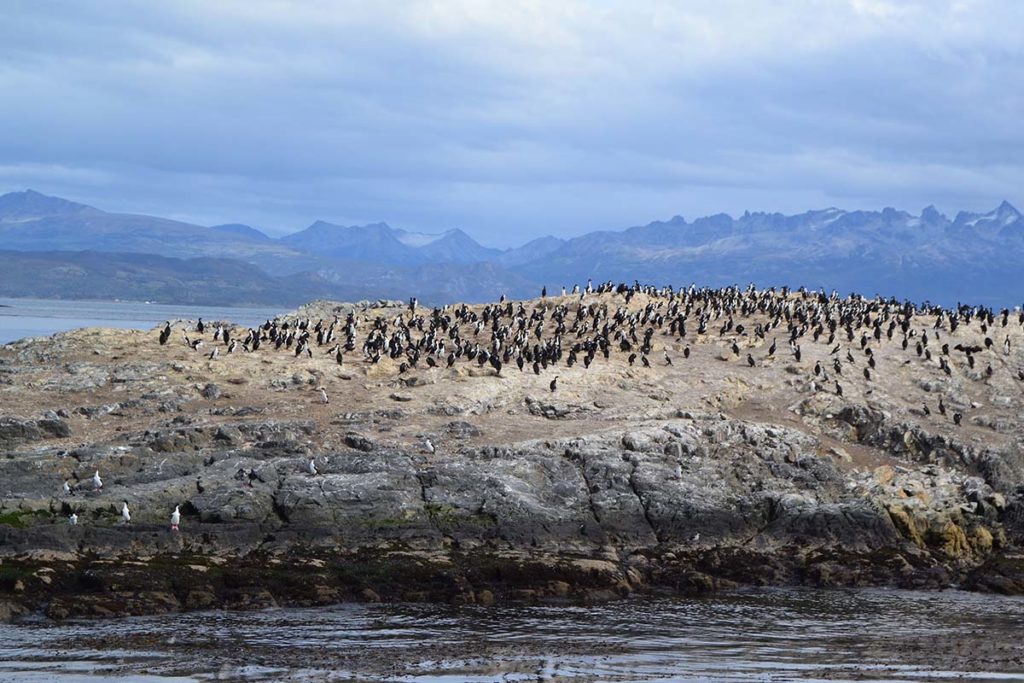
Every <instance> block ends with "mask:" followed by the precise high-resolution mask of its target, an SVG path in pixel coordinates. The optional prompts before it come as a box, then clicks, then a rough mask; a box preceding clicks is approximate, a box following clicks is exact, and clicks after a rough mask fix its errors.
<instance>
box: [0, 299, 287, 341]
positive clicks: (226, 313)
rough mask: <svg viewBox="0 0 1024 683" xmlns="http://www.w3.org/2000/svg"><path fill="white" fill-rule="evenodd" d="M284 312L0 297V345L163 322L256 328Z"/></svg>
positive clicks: (148, 325) (139, 327)
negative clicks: (81, 329) (85, 330)
mask: <svg viewBox="0 0 1024 683" xmlns="http://www.w3.org/2000/svg"><path fill="white" fill-rule="evenodd" d="M282 312H283V311H282V310H280V309H277V308H265V307H264V308H240V307H223V306H219V307H218V306H188V305H169V304H145V303H137V302H127V301H56V300H47V299H5V298H3V297H0V344H6V343H7V342H10V341H14V340H16V339H24V338H25V337H39V336H48V335H51V334H54V333H56V332H64V331H66V330H73V329H75V328H79V327H122V328H129V329H142V330H148V329H150V328H152V327H154V326H155V325H158V324H160V323H162V322H164V321H165V320H178V319H185V320H196V319H198V318H203V319H204V320H230V321H232V322H235V323H238V324H239V325H250V326H251V325H256V324H258V323H261V322H263V321H264V320H266V319H267V318H273V317H274V316H276V315H279V314H280V313H282Z"/></svg>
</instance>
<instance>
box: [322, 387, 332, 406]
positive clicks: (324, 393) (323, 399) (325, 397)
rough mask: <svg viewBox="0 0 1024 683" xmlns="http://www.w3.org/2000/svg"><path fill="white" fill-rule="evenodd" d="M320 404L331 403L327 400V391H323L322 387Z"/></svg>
mask: <svg viewBox="0 0 1024 683" xmlns="http://www.w3.org/2000/svg"><path fill="white" fill-rule="evenodd" d="M320 402H321V403H323V404H324V405H327V404H328V403H330V402H331V401H330V399H328V398H327V390H326V389H324V388H323V387H320Z"/></svg>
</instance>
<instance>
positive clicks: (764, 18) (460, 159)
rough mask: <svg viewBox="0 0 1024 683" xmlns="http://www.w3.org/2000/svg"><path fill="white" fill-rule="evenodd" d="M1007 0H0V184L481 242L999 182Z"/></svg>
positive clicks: (977, 197)
mask: <svg viewBox="0 0 1024 683" xmlns="http://www.w3.org/2000/svg"><path fill="white" fill-rule="evenodd" d="M1022 27H1024V2H1020V1H1019V0H957V1H949V2H943V1H939V0H935V1H929V2H925V1H920V2H909V1H908V2H898V1H896V0H891V1H886V0H774V1H773V2H750V1H746V0H709V1H706V2H705V1H703V0H692V1H684V0H677V1H674V2H661V1H657V0H651V1H645V0H625V1H623V2H617V1H615V0H607V1H602V2H597V1H594V2H579V1H577V0H559V1H558V2H550V0H538V1H536V2H534V1H524V2H511V1H510V0H503V1H502V0H498V1H495V2H485V1H480V2H477V1H470V0H423V1H418V0H409V1H407V2H398V1H395V2H380V3H366V2H326V1H318V0H304V1H303V2H283V1H269V0H218V1H217V2H209V1H208V0H176V1H175V2H162V3H156V2H149V1H140V2H123V1H121V0H103V1H88V0H69V1H67V2H57V1H47V0H27V1H22V0H6V1H5V2H3V3H0V131H2V133H0V192H7V191H15V190H22V189H26V188H32V189H35V190H38V191H40V192H44V193H46V194H55V195H59V196H63V197H66V198H69V199H73V200H76V201H81V202H84V203H87V204H92V205H94V206H97V207H99V208H103V209H106V210H108V211H122V212H135V213H147V214H154V215H161V216H168V217H172V218H178V219H182V220H188V221H193V222H197V223H201V224H206V225H211V224H217V223H227V222H240V223H247V224H250V225H255V226H257V227H260V228H261V229H264V230H266V231H267V232H268V233H270V234H285V233H288V232H293V231H295V230H299V229H302V228H304V227H306V226H307V225H309V224H310V223H312V222H313V221H315V220H318V219H323V220H328V221H331V222H335V223H341V224H345V225H348V224H362V223H368V222H376V221H387V222H388V223H390V224H391V225H394V226H396V227H402V228H406V229H409V230H421V231H424V232H437V231H441V230H446V229H449V228H462V229H463V230H465V231H466V232H468V233H470V234H471V235H473V236H474V237H476V238H477V239H478V240H479V241H481V242H482V243H484V244H487V245H492V246H498V247H506V246H513V245H517V244H521V243H523V242H525V241H527V240H529V239H532V238H534V237H538V236H541V235H546V234H555V235H560V236H572V235H578V234H582V233H584V232H588V231H591V230H597V229H620V228H624V227H628V226H631V225H638V224H645V223H647V222H649V221H652V220H658V219H666V218H669V217H671V216H674V215H682V216H684V217H686V218H689V219H692V218H696V217H699V216H702V215H708V214H713V213H719V212H726V213H730V214H733V215H737V214H741V213H742V212H743V211H745V210H751V211H757V210H763V211H782V212H786V213H799V212H802V211H805V210H807V209H811V208H824V207H828V206H838V207H841V208H847V209H880V208H882V207H885V206H894V207H896V208H900V209H906V210H910V211H915V212H916V211H918V210H920V208H922V207H924V206H926V205H928V204H935V205H936V206H937V207H938V208H939V209H940V210H943V211H945V212H947V213H951V214H952V213H955V212H956V211H958V210H960V209H965V210H971V211H984V210H989V209H991V208H992V207H994V206H995V205H996V204H998V203H999V202H1000V201H1001V200H1003V199H1008V200H1009V201H1010V202H1011V203H1014V204H1016V205H1018V206H1019V205H1021V204H1024V196H1022V191H1024V190H1022V188H1024V124H1022V121H1024V88H1022V87H1021V84H1024V38H1022V35H1021V34H1022Z"/></svg>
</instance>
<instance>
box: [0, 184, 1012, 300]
mask: <svg viewBox="0 0 1024 683" xmlns="http://www.w3.org/2000/svg"><path fill="white" fill-rule="evenodd" d="M0 249H4V250H6V251H7V252H9V253H10V252H29V251H34V252H80V251H92V252H119V253H126V252H127V253H140V254H158V255H160V256H163V257H169V258H176V259H196V258H209V259H221V260H230V261H236V262H240V263H246V264H249V265H251V266H256V267H257V268H258V269H260V271H262V272H265V273H266V274H267V277H268V278H292V279H293V280H294V281H296V282H303V281H305V282H307V283H310V282H316V283H327V284H329V285H330V286H335V287H339V288H341V290H343V291H355V290H358V291H360V292H364V291H374V289H375V288H376V289H378V290H380V292H381V293H380V294H379V296H388V297H402V298H404V297H407V296H413V295H415V296H419V297H420V299H421V300H422V301H424V302H425V303H443V302H450V301H455V300H467V301H480V300H488V299H493V298H497V297H498V296H500V294H502V293H504V294H507V295H510V296H529V295H532V294H535V293H536V292H538V291H539V290H540V287H541V286H547V287H548V290H549V291H552V292H557V291H559V290H560V288H561V287H562V286H566V287H572V285H573V284H577V283H578V284H583V283H585V282H586V280H587V279H590V278H592V279H593V280H594V281H603V280H608V279H610V280H624V281H630V282H631V281H633V280H634V279H639V280H641V281H646V282H653V283H659V284H673V285H676V286H686V285H688V284H690V283H691V282H694V283H697V284H699V285H708V286H720V285H726V284H746V283H747V282H755V283H757V284H758V285H760V286H769V285H775V286H782V285H788V286H791V287H797V286H806V287H809V288H813V289H817V288H824V289H826V290H830V289H833V288H834V289H838V290H839V291H841V292H843V293H846V292H849V291H858V292H861V293H863V294H867V295H873V294H876V293H877V294H882V295H885V296H895V297H897V298H901V299H902V298H909V299H913V300H918V301H920V300H931V301H934V302H937V303H945V304H952V303H956V302H957V301H965V302H978V303H985V304H989V305H997V306H1011V305H1017V304H1020V303H1021V302H1022V301H1024V268H1022V267H1021V265H1020V264H1022V263H1024V216H1022V215H1021V213H1020V212H1019V211H1018V210H1017V209H1016V208H1014V207H1013V206H1012V205H1011V204H1010V203H1009V202H1007V201H1004V202H1002V203H1001V204H1000V205H999V206H997V207H996V208H994V209H993V210H992V211H989V212H987V213H971V212H964V211H961V212H959V213H957V214H956V216H955V218H953V219H952V220H951V219H949V218H948V217H947V216H945V215H944V214H942V213H941V212H939V211H938V210H937V209H936V208H935V207H934V206H928V207H925V208H924V209H923V210H922V211H921V212H920V214H918V215H914V214H911V213H908V212H905V211H899V210H896V209H892V208H886V209H883V210H881V211H857V210H855V211H846V210H842V209H838V208H828V209H816V210H811V211H807V212H804V213H802V214H796V215H785V214H781V213H766V212H753V213H751V212H746V213H744V214H743V215H741V216H739V217H737V218H733V217H731V216H729V215H728V214H724V213H723V214H715V215H711V216H706V217H702V218H698V219H696V220H693V221H692V222H689V221H687V220H686V219H684V218H682V217H681V216H674V217H672V218H670V219H668V220H665V221H655V222H652V223H649V224H646V225H640V226H634V227H631V228H627V229H625V230H621V231H598V232H592V233H587V234H584V235H581V236H579V237H575V238H571V239H562V238H558V237H551V236H548V237H542V238H539V239H535V240H532V241H531V242H528V243H527V244H524V245H522V246H521V247H517V248H514V249H505V250H501V249H494V248H489V247H486V246H483V245H481V244H480V243H478V242H477V241H476V240H474V239H473V238H472V237H471V236H470V235H468V234H467V233H466V232H464V231H462V230H460V229H453V230H448V231H446V232H442V233H425V232H414V231H408V230H403V229H400V228H393V227H391V226H390V225H388V224H387V223H371V224H367V225H359V226H343V225H338V224H335V223H330V222H328V221H322V220H321V221H316V222H314V223H313V224H311V225H310V226H308V227H307V228H305V229H303V230H300V231H297V232H295V233H292V234H290V235H286V236H284V237H281V238H273V237H270V236H268V235H266V234H264V233H262V232H260V231H259V230H257V229H255V228H252V227H250V226H246V225H241V224H227V225H220V226H214V227H211V228H208V227H204V226H199V225H193V224H190V223H184V222H181V221H173V220H169V219H165V218H158V217H153V216H141V215H133V214H118V213H108V212H105V211H102V210H100V209H96V208H93V207H90V206H87V205H85V204H79V203H76V202H72V201H68V200H66V199H61V198H59V197H48V196H46V195H43V194H40V193H38V192H34V191H32V190H28V191H25V192H12V193H9V194H6V195H3V196H0ZM9 253H8V255H7V256H6V258H7V259H11V258H12V257H11V256H10V255H9ZM50 257H51V258H56V257H55V256H54V255H53V254H52V253H51V255H50ZM69 258H70V257H69ZM238 272H247V271H238ZM96 277H97V278H100V279H102V277H103V276H102V275H99V274H97V276H96ZM282 286H283V285H282ZM318 286H319V285H318ZM258 289H259V288H249V290H248V294H249V295H251V294H252V292H255V291H257V290H258ZM311 289H315V288H311ZM4 293H8V294H9V291H8V290H5V289H4V288H3V286H2V285H0V294H4ZM321 293H322V292H321ZM23 295H24V294H23ZM85 295H86V294H85V293H83V294H82V296H85ZM150 298H153V297H150ZM226 303H229V302H226ZM247 303H259V302H256V301H247Z"/></svg>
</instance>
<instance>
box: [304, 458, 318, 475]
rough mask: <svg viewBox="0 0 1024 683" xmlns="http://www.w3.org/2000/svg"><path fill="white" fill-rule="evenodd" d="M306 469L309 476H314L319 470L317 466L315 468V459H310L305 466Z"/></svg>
mask: <svg viewBox="0 0 1024 683" xmlns="http://www.w3.org/2000/svg"><path fill="white" fill-rule="evenodd" d="M306 471H307V472H309V473H310V475H311V476H314V477H315V476H316V475H317V473H318V472H319V470H317V468H316V461H315V460H313V459H310V461H309V465H308V466H307V467H306Z"/></svg>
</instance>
